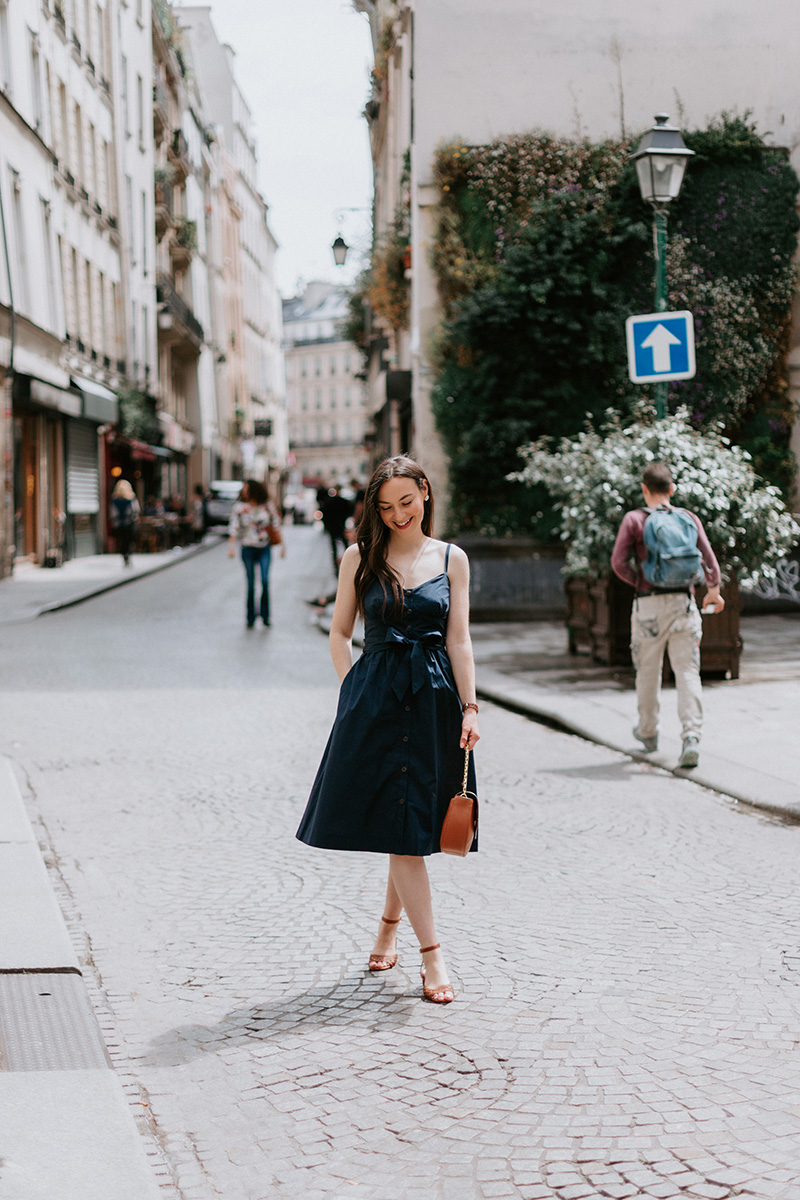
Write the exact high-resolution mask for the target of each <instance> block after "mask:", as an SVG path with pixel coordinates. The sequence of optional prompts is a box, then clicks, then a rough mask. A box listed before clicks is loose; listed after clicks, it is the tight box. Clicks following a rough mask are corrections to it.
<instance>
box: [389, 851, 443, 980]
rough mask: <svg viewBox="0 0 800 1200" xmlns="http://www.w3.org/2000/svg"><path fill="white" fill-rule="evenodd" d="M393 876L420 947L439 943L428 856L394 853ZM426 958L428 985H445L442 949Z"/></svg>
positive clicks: (399, 897)
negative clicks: (427, 861) (426, 860)
mask: <svg viewBox="0 0 800 1200" xmlns="http://www.w3.org/2000/svg"><path fill="white" fill-rule="evenodd" d="M389 877H390V880H391V883H392V885H393V886H394V890H395V892H396V894H397V897H398V899H399V900H400V902H401V903H402V905H403V908H404V909H405V911H406V915H407V917H408V919H409V921H410V922H411V928H412V929H413V930H414V933H415V934H416V935H417V939H418V941H419V944H420V946H421V947H422V946H435V945H436V941H437V938H436V926H435V924H434V920H433V904H432V902H431V885H430V881H429V880H428V869H427V867H426V866H425V859H424V858H418V857H416V856H414V855H409V854H390V855H389ZM387 894H388V893H387ZM387 915H388V914H387ZM422 957H423V962H424V964H425V973H426V974H425V986H426V987H428V988H433V989H436V988H440V987H443V986H444V984H446V983H447V982H448V979H447V968H446V967H445V964H444V955H443V954H442V952H441V950H431V951H429V952H428V953H427V954H424V955H423V956H422Z"/></svg>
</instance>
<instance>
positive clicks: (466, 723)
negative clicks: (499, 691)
mask: <svg viewBox="0 0 800 1200" xmlns="http://www.w3.org/2000/svg"><path fill="white" fill-rule="evenodd" d="M480 740H481V735H480V733H479V732H478V714H477V713H476V712H475V710H474V709H472V708H468V709H467V711H466V712H465V713H464V717H463V720H462V721H461V741H460V742H459V743H458V744H459V746H460V747H461V749H462V750H466V748H467V741H469V748H470V750H474V749H475V744H476V742H479V741H480Z"/></svg>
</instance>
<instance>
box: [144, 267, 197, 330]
mask: <svg viewBox="0 0 800 1200" xmlns="http://www.w3.org/2000/svg"><path fill="white" fill-rule="evenodd" d="M156 299H157V300H158V303H159V304H161V305H163V308H164V310H165V311H166V312H168V313H171V314H172V315H173V316H174V317H177V318H178V320H179V321H181V322H182V323H183V325H185V326H186V328H187V329H188V330H189V333H190V334H191V335H192V337H193V338H195V339H196V340H197V342H198V343H201V342H202V341H203V340H204V337H205V335H204V333H203V326H202V325H201V324H200V322H199V321H198V319H197V317H196V316H195V315H194V313H193V312H192V310H191V309H190V308H189V305H188V304H187V303H186V301H185V300H184V299H183V297H182V296H179V295H178V293H177V292H176V291H175V285H174V283H173V282H172V279H171V278H170V276H169V275H168V274H167V273H166V271H158V272H157V274H156Z"/></svg>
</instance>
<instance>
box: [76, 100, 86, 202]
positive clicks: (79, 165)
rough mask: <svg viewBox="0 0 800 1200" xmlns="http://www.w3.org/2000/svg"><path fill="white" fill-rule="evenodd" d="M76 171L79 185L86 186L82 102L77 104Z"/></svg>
mask: <svg viewBox="0 0 800 1200" xmlns="http://www.w3.org/2000/svg"><path fill="white" fill-rule="evenodd" d="M74 161H75V173H76V175H77V176H78V186H79V187H81V186H83V187H85V186H86V183H85V180H86V166H85V163H84V159H83V117H82V116H81V106H80V104H76V105H75V160H74Z"/></svg>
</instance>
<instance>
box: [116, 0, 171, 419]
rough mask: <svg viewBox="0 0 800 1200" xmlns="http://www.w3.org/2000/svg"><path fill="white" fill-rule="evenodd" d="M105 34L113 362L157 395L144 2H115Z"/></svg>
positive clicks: (147, 13)
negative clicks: (120, 344)
mask: <svg viewBox="0 0 800 1200" xmlns="http://www.w3.org/2000/svg"><path fill="white" fill-rule="evenodd" d="M106 27H107V31H108V37H109V50H108V56H109V59H110V79H111V85H112V90H113V97H114V106H115V113H116V132H117V138H116V150H117V154H116V178H115V179H114V180H113V183H112V187H113V192H114V193H115V194H114V197H113V204H114V212H115V215H116V216H117V219H118V222H119V228H120V236H121V239H122V251H123V252H122V296H121V300H120V306H121V309H122V312H121V326H122V333H123V337H124V350H123V352H122V353H121V355H120V356H119V357H121V358H124V359H125V362H126V367H127V374H128V377H129V379H130V381H131V383H132V384H134V385H135V386H136V387H138V388H139V389H140V390H142V391H144V392H147V393H149V394H152V395H158V390H159V389H158V355H157V348H156V347H157V333H156V322H157V312H156V301H155V284H156V237H155V215H154V188H153V169H154V163H155V148H154V142H153V104H152V97H153V37H152V15H151V4H150V0H138V2H137V3H136V4H129V3H123V2H122V0H115V2H114V4H113V6H112V7H111V9H110V11H109V14H108V18H107V21H106ZM140 101H141V105H142V110H143V111H142V112H141V113H140V111H139V106H140ZM109 203H112V199H111V197H109Z"/></svg>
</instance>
